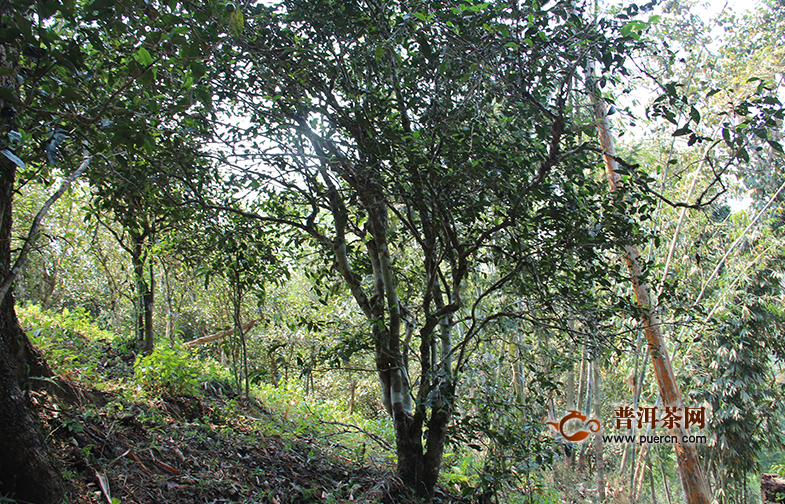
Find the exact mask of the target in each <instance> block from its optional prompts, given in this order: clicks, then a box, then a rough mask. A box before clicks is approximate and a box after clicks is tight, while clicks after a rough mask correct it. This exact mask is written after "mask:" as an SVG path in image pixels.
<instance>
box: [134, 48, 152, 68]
mask: <svg viewBox="0 0 785 504" xmlns="http://www.w3.org/2000/svg"><path fill="white" fill-rule="evenodd" d="M134 59H135V60H136V61H137V62H138V63H139V64H140V65H142V66H148V65H151V64H152V63H153V57H152V56H151V55H150V53H149V52H148V51H147V49H145V48H144V47H140V48H139V50H138V51H136V55H134Z"/></svg>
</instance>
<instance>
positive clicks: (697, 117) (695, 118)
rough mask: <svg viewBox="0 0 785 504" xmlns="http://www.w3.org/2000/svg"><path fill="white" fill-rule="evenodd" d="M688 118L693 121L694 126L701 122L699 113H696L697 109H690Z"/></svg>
mask: <svg viewBox="0 0 785 504" xmlns="http://www.w3.org/2000/svg"><path fill="white" fill-rule="evenodd" d="M690 117H691V118H692V120H693V121H695V124H698V123H700V122H701V114H700V112H698V109H696V108H695V107H690Z"/></svg>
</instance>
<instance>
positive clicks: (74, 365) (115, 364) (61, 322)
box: [17, 305, 133, 387]
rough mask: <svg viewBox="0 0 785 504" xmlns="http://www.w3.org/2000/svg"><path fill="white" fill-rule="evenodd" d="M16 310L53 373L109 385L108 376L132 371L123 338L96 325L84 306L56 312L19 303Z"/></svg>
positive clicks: (123, 374)
mask: <svg viewBox="0 0 785 504" xmlns="http://www.w3.org/2000/svg"><path fill="white" fill-rule="evenodd" d="M17 314H18V316H19V320H20V323H21V325H22V326H23V328H24V329H25V330H26V331H27V332H28V333H29V334H30V336H31V339H32V341H33V342H34V343H35V344H36V345H37V346H38V347H39V348H40V349H41V350H42V351H44V352H45V353H46V355H47V361H48V362H49V364H50V366H51V367H52V368H53V370H54V371H55V372H56V373H58V374H61V375H64V376H67V377H70V378H72V379H77V380H79V379H81V380H86V381H90V382H93V383H95V384H96V385H98V384H101V383H103V384H105V385H107V386H110V387H112V385H111V384H110V383H109V380H110V379H122V378H123V377H128V376H129V375H130V374H131V367H130V365H129V362H128V361H129V360H132V359H133V356H132V354H130V352H129V351H128V350H127V349H126V348H125V341H124V339H123V338H120V337H118V336H116V335H115V334H113V333H111V332H108V331H105V330H102V329H100V328H98V327H97V326H96V324H95V323H94V322H93V320H92V318H91V317H90V315H89V314H88V313H87V311H86V310H85V309H84V308H81V307H80V308H77V309H76V310H74V311H73V312H72V311H70V310H68V309H67V308H64V309H63V310H62V312H56V311H47V310H43V309H41V307H39V306H38V305H26V306H18V307H17Z"/></svg>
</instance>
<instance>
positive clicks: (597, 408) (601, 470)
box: [592, 350, 605, 502]
mask: <svg viewBox="0 0 785 504" xmlns="http://www.w3.org/2000/svg"><path fill="white" fill-rule="evenodd" d="M596 352H597V350H595V353H596ZM592 367H593V368H594V414H595V416H597V417H600V416H601V415H600V412H601V411H602V410H601V405H602V390H601V388H600V358H599V357H598V356H596V355H595V356H594V363H593V365H592ZM594 452H595V453H594V456H595V457H596V460H597V492H598V493H599V498H600V502H602V501H604V500H605V462H604V461H603V459H602V457H603V443H602V436H601V435H599V434H597V435H596V436H594Z"/></svg>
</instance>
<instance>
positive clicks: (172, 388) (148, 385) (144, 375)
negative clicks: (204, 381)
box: [134, 344, 201, 396]
mask: <svg viewBox="0 0 785 504" xmlns="http://www.w3.org/2000/svg"><path fill="white" fill-rule="evenodd" d="M200 376H201V366H200V364H199V362H196V361H194V359H193V356H192V355H191V352H190V351H189V350H188V349H187V348H186V347H183V346H181V345H174V346H169V345H168V344H167V345H160V346H158V347H156V349H155V350H154V351H153V353H151V354H150V355H140V356H139V357H137V359H136V362H134V379H135V380H136V382H137V383H138V384H139V385H141V386H142V388H144V390H145V391H147V392H148V393H149V394H151V395H153V396H159V395H161V394H169V395H176V394H193V393H194V392H195V391H196V390H197V388H198V386H199V377H200Z"/></svg>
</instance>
